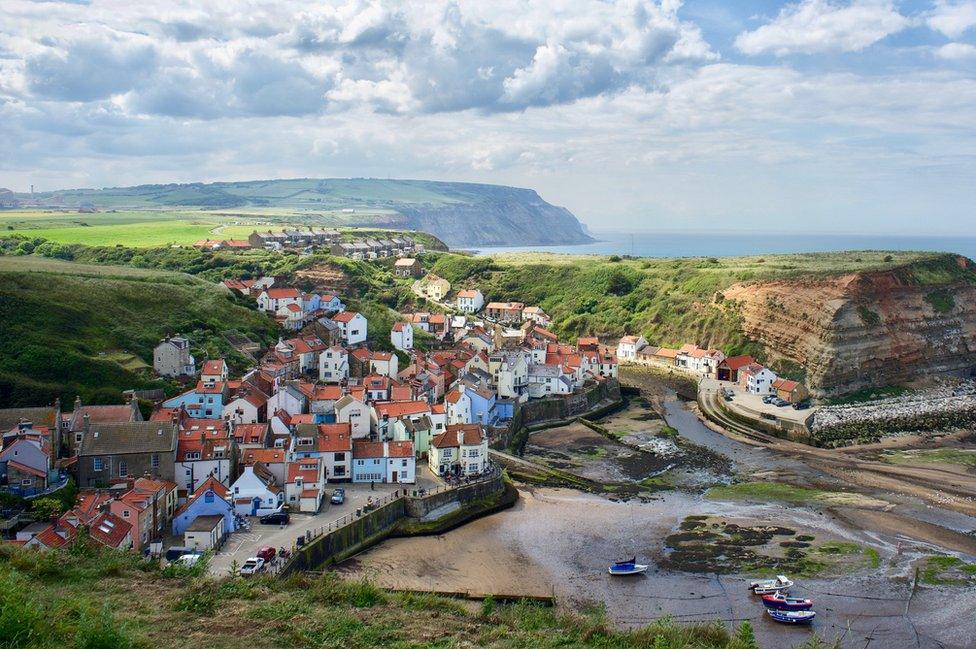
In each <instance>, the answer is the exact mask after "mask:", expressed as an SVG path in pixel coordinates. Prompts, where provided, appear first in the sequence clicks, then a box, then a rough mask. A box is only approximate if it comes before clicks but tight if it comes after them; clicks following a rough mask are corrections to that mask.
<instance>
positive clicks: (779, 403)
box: [773, 397, 790, 408]
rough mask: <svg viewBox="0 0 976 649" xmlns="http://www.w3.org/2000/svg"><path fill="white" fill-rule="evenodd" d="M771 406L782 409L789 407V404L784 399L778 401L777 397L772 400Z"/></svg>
mask: <svg viewBox="0 0 976 649" xmlns="http://www.w3.org/2000/svg"><path fill="white" fill-rule="evenodd" d="M773 405H775V406H776V407H777V408H782V407H783V406H788V405H790V402H789V401H787V400H786V399H780V398H779V397H776V399H775V400H773Z"/></svg>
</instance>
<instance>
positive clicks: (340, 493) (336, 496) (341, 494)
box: [329, 488, 346, 505]
mask: <svg viewBox="0 0 976 649" xmlns="http://www.w3.org/2000/svg"><path fill="white" fill-rule="evenodd" d="M329 502H331V503H332V504H333V505H341V504H342V503H344V502H346V490H345V489H342V488H340V489H336V490H335V491H333V492H332V498H330V499H329Z"/></svg>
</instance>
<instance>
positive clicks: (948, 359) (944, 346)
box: [722, 255, 976, 396]
mask: <svg viewBox="0 0 976 649" xmlns="http://www.w3.org/2000/svg"><path fill="white" fill-rule="evenodd" d="M722 295H723V298H724V300H723V308H726V309H735V310H737V311H738V312H739V313H740V315H741V316H742V327H743V330H744V331H745V333H746V335H747V336H749V337H750V338H752V339H754V340H756V341H758V342H760V343H762V344H763V346H764V347H765V349H766V352H767V355H768V359H767V360H768V361H769V362H775V361H788V362H792V363H796V364H799V365H801V366H803V367H804V368H805V369H806V382H807V384H808V385H809V386H810V388H811V391H812V392H813V393H814V394H815V395H818V396H836V395H842V394H847V393H850V392H854V391H857V390H860V389H863V388H870V387H877V386H883V385H893V384H903V383H906V382H909V381H912V380H914V379H917V378H919V377H922V376H927V375H932V374H943V373H948V372H967V373H968V371H969V370H970V369H971V368H973V367H976V270H974V267H973V262H972V261H970V260H968V259H966V258H964V257H956V256H954V255H939V256H934V257H932V258H930V259H926V260H924V261H920V262H916V263H914V264H909V265H907V266H902V267H898V268H894V269H891V270H885V271H874V272H862V273H856V274H849V275H843V276H817V277H804V278H797V279H791V280H778V281H769V282H758V283H742V284H735V285H733V286H731V287H729V288H728V289H726V290H725V291H723V293H722Z"/></svg>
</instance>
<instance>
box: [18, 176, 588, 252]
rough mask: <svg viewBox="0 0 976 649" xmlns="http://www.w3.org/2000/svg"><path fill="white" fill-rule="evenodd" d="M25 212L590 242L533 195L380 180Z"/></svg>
mask: <svg viewBox="0 0 976 649" xmlns="http://www.w3.org/2000/svg"><path fill="white" fill-rule="evenodd" d="M12 196H13V199H12V200H13V201H15V204H16V203H19V204H20V205H22V206H25V207H26V206H29V207H39V208H52V209H53V208H66V209H78V208H86V209H88V208H91V209H94V210H97V212H96V213H94V214H85V215H84V220H85V221H86V222H87V223H88V224H90V225H92V226H97V225H98V224H99V222H100V220H99V214H100V213H103V212H105V211H108V210H119V211H126V210H129V211H132V210H134V211H140V210H160V209H166V210H173V209H178V210H180V211H181V214H182V215H183V216H185V213H186V211H187V210H188V209H193V208H196V209H198V210H209V211H210V213H213V212H215V211H216V212H220V213H225V214H229V215H235V214H239V215H241V216H247V217H255V216H263V217H269V218H277V217H282V216H287V217H289V219H288V220H289V221H290V222H296V221H297V222H302V223H307V224H319V225H329V226H339V225H345V226H365V227H385V228H394V229H403V230H421V231H425V232H430V233H431V234H433V235H435V236H437V237H439V238H440V239H442V240H443V241H445V242H446V243H447V244H448V245H451V246H484V245H512V244H513V243H515V242H518V243H522V244H544V243H552V244H567V243H584V242H587V241H590V240H591V239H590V237H589V236H588V235H586V234H585V233H584V232H583V229H582V226H581V225H580V223H579V222H578V221H577V220H576V217H575V216H573V215H572V213H570V212H569V211H568V210H566V209H565V208H562V207H556V206H554V205H550V204H549V203H547V202H546V201H544V200H542V198H540V197H539V195H538V194H537V193H536V192H534V191H533V190H531V189H520V188H516V187H504V186H500V185H482V184H475V183H454V182H435V181H427V180H383V179H376V178H350V179H313V178H299V179H288V180H256V181H249V182H218V183H210V184H202V183H192V184H171V185H139V186H136V187H111V188H102V189H67V190H59V191H53V192H42V193H36V194H34V195H29V194H13V195H12Z"/></svg>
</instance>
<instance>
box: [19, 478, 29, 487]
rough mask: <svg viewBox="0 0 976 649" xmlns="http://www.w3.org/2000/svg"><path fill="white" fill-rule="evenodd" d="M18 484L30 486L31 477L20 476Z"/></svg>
mask: <svg viewBox="0 0 976 649" xmlns="http://www.w3.org/2000/svg"><path fill="white" fill-rule="evenodd" d="M20 486H22V487H29V486H31V479H30V478H22V479H21V481H20Z"/></svg>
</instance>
